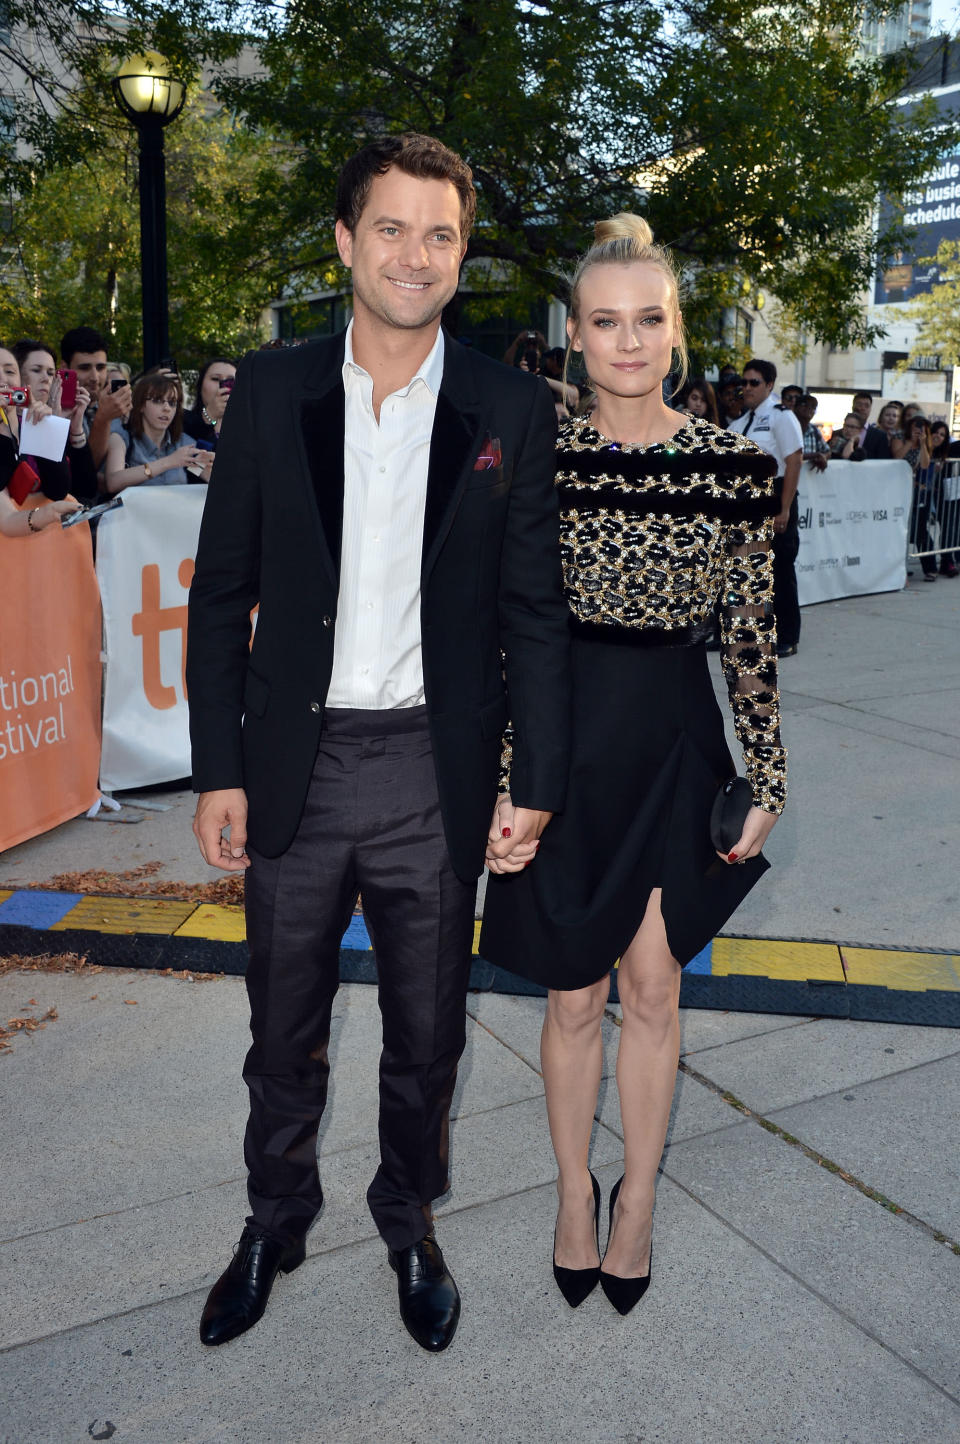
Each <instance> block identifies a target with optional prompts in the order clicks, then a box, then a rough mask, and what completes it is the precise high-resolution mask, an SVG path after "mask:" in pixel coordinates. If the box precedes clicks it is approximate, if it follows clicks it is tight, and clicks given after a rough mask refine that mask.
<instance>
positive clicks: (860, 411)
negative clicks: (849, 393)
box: [850, 391, 873, 446]
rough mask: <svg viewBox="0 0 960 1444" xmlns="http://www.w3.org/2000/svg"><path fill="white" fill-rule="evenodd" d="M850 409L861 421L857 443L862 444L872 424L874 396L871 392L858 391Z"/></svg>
mask: <svg viewBox="0 0 960 1444" xmlns="http://www.w3.org/2000/svg"><path fill="white" fill-rule="evenodd" d="M850 410H851V411H852V412H853V414H854V415H855V416H856V418H857V420H858V421H859V423H860V430H859V432H858V435H857V444H858V446H862V445H863V443H864V439H865V437H866V434H867V430H868V428H869V425H870V412H871V411H872V410H873V397H872V396H871V394H870V392H869V391H858V392H857V393H856V395H855V396H854V398H853V402H852V404H851V406H850Z"/></svg>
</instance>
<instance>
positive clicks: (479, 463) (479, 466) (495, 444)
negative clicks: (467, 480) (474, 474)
mask: <svg viewBox="0 0 960 1444" xmlns="http://www.w3.org/2000/svg"><path fill="white" fill-rule="evenodd" d="M500 461H501V452H500V438H499V436H488V437H487V439H486V441H485V442H484V443H483V446H482V447H481V448H480V455H479V456H478V457H477V459H476V461H475V462H474V463H473V469H474V471H489V470H490V468H491V467H492V466H499V465H500Z"/></svg>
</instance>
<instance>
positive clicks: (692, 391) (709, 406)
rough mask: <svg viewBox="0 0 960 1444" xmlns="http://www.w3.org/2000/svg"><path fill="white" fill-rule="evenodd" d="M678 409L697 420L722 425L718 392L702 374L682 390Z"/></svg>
mask: <svg viewBox="0 0 960 1444" xmlns="http://www.w3.org/2000/svg"><path fill="white" fill-rule="evenodd" d="M677 410H678V411H682V412H684V413H685V414H686V415H687V416H692V417H693V419H694V420H695V421H709V422H712V424H713V425H714V426H719V425H720V413H719V410H718V409H717V397H716V392H715V391H714V389H713V387H712V386H711V385H710V382H709V381H707V380H705V379H704V377H702V376H699V377H697V378H695V379H694V380H693V381H688V382H687V384H686V386H685V387H684V388H683V390H682V391H681V392H680V398H679V401H678V403H677Z"/></svg>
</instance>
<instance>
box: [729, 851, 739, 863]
mask: <svg viewBox="0 0 960 1444" xmlns="http://www.w3.org/2000/svg"><path fill="white" fill-rule="evenodd" d="M736 860H737V853H735V852H728V853H727V862H736Z"/></svg>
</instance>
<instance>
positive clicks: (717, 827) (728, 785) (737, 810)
mask: <svg viewBox="0 0 960 1444" xmlns="http://www.w3.org/2000/svg"><path fill="white" fill-rule="evenodd" d="M752 806H753V789H752V787H751V786H750V783H749V782H748V781H747V779H746V778H745V777H731V778H730V779H729V781H727V782H725V783H724V784H723V786H722V787H721V788H720V790H719V792H718V793H717V795H716V797H715V799H714V803H713V807H712V808H711V810H710V841H711V842H712V843H713V845H714V847H715V848H716V850H717V852H722V853H728V852H729V851H730V849H731V848H732V847H733V846H734V844H735V843H737V842H739V841H740V834H741V833H742V832H743V824H744V823H745V822H746V820H747V813H748V812H749V811H750V809H751V807H752Z"/></svg>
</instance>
